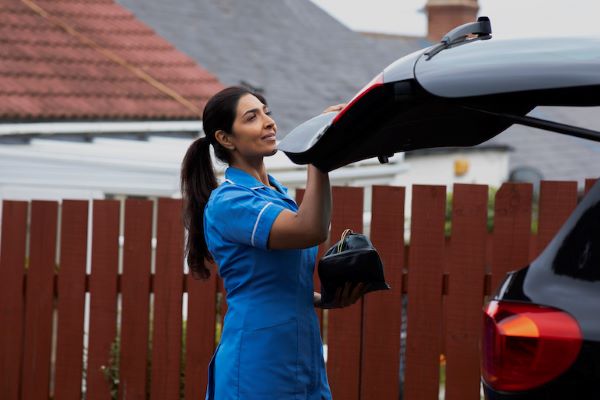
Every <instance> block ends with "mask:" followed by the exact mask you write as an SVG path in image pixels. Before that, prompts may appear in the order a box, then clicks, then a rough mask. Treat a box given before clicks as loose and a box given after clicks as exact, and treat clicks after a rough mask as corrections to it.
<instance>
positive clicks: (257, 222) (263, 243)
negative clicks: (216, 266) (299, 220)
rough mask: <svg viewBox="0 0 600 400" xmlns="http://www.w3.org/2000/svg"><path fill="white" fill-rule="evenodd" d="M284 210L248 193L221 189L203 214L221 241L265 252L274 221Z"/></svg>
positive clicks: (237, 188)
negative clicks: (240, 244) (220, 237)
mask: <svg viewBox="0 0 600 400" xmlns="http://www.w3.org/2000/svg"><path fill="white" fill-rule="evenodd" d="M283 210H284V207H282V206H281V205H279V204H274V203H272V202H269V201H267V200H265V199H264V198H263V197H261V196H260V195H258V194H256V193H254V192H253V191H252V189H248V188H245V187H239V186H235V185H231V186H226V187H222V188H220V190H219V193H217V195H216V196H215V197H214V198H212V199H211V201H210V202H209V205H208V207H207V209H206V211H205V214H204V218H205V223H207V224H209V225H211V226H212V228H213V229H214V230H215V231H216V232H218V233H219V234H220V235H222V237H223V239H225V240H227V241H229V242H234V243H242V244H246V245H249V246H252V247H257V248H260V249H267V245H268V240H269V233H270V232H271V227H272V226H273V222H275V219H276V218H277V216H278V215H279V213H281V212H282V211H283Z"/></svg>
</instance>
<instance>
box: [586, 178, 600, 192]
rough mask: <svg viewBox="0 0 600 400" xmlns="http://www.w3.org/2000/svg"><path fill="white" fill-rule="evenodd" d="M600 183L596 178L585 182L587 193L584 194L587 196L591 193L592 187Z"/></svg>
mask: <svg viewBox="0 0 600 400" xmlns="http://www.w3.org/2000/svg"><path fill="white" fill-rule="evenodd" d="M597 181H598V179H594V178H588V179H586V180H585V191H584V193H585V194H587V192H589V191H590V189H591V188H592V186H594V184H595V183H596V182H597Z"/></svg>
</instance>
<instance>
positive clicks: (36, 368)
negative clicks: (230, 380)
mask: <svg viewBox="0 0 600 400" xmlns="http://www.w3.org/2000/svg"><path fill="white" fill-rule="evenodd" d="M593 182H594V181H593V180H591V179H590V180H587V181H586V188H587V189H588V190H589V188H590V187H591V186H592V184H593ZM302 194H303V193H302V192H301V191H299V192H298V193H297V199H298V201H301V198H302ZM577 196H578V195H577V186H576V183H574V182H552V181H545V182H542V184H541V190H540V195H539V202H534V201H533V196H532V187H531V185H528V184H504V185H503V186H502V187H501V188H500V190H498V192H497V193H496V195H495V203H494V207H493V212H494V216H493V222H494V223H493V229H492V230H491V231H489V230H488V226H487V220H488V188H487V187H486V186H483V185H467V184H457V185H455V186H454V188H453V196H452V197H453V199H452V205H451V211H452V212H451V228H450V234H449V235H448V232H447V230H446V229H445V223H446V222H447V215H446V214H447V213H446V211H447V200H446V197H447V196H446V189H445V187H444V186H427V185H415V186H413V188H412V205H411V220H410V244H407V243H405V242H404V235H405V229H404V224H405V215H404V202H405V188H403V187H393V186H375V187H373V192H372V213H371V215H372V217H371V218H372V219H371V221H370V236H371V239H372V241H373V243H374V245H375V246H376V247H377V249H378V250H379V252H380V254H381V256H382V258H383V261H384V264H385V268H386V278H387V280H388V282H389V283H390V285H391V286H392V290H391V291H387V292H376V293H370V294H368V295H367V296H366V297H365V298H364V299H363V300H361V301H360V302H359V303H357V304H356V305H354V306H352V307H349V308H346V309H340V310H329V311H326V312H320V311H319V312H318V313H319V318H320V320H321V326H322V333H323V336H324V341H325V342H326V343H327V349H328V356H327V370H328V376H329V382H330V385H331V388H332V391H333V396H334V398H335V399H344V400H346V399H347V400H359V399H360V400H367V399H398V398H400V397H402V398H403V399H406V400H429V399H431V400H433V399H438V396H439V389H440V380H441V381H442V386H443V387H444V389H445V398H446V399H448V400H452V399H461V400H469V399H473V400H475V399H479V350H478V342H479V335H480V328H481V314H482V313H481V307H482V305H483V302H484V300H485V296H487V295H489V294H490V291H491V290H492V289H493V288H495V287H497V286H498V284H499V282H500V281H501V279H502V278H503V277H504V275H505V274H506V272H507V271H510V270H513V269H517V268H519V267H521V266H524V265H526V264H528V263H529V262H530V261H531V260H532V259H533V258H535V256H536V255H537V254H538V253H539V252H540V251H541V250H542V249H543V248H544V246H545V245H546V244H547V243H548V241H549V240H550V239H551V238H552V236H553V235H554V233H555V232H556V231H557V230H558V229H559V227H560V226H561V224H562V223H563V222H564V221H565V219H566V218H567V217H568V215H569V214H570V213H571V211H572V210H573V209H574V207H575V206H576V204H577ZM333 198H334V210H333V219H332V226H331V230H332V231H331V237H332V238H336V237H339V236H340V234H341V232H342V231H343V230H344V229H345V228H351V229H353V230H355V231H361V230H362V229H363V189H362V188H355V187H335V188H334V189H333ZM536 204H537V215H539V220H538V221H537V233H533V234H532V228H531V227H532V218H534V214H535V213H534V212H533V211H534V208H535V207H534V206H535V205H536ZM180 209H181V204H180V201H179V200H174V199H159V200H158V201H157V202H156V203H154V202H152V201H149V200H139V199H128V200H126V201H125V202H124V204H121V203H120V202H118V201H114V200H99V201H93V202H92V203H88V202H87V201H81V200H63V201H62V202H61V204H59V203H58V202H53V201H39V200H34V201H32V202H23V201H9V200H4V201H3V202H2V220H1V223H2V226H1V236H0V241H1V243H0V275H1V279H0V327H1V329H0V371H1V372H2V373H0V393H2V399H6V400H21V399H22V400H30V399H31V400H33V399H44V400H46V399H48V398H55V399H60V400H69V399H82V398H85V399H91V400H96V399H98V400H100V399H102V400H107V399H111V398H119V399H127V400H131V399H147V398H150V399H156V400H158V399H160V400H170V399H173V400H176V399H186V400H187V399H194V400H196V399H199V398H202V397H203V395H204V390H205V387H206V375H207V374H206V367H207V365H208V361H209V359H210V357H211V355H212V352H213V351H214V348H215V342H216V340H217V339H218V334H219V327H220V324H221V321H222V315H223V314H224V312H225V310H226V304H225V302H224V301H223V297H224V296H223V293H222V291H223V289H222V284H221V282H219V280H218V278H215V276H214V274H213V276H212V277H211V278H210V279H209V280H208V281H207V282H203V281H202V282H201V281H197V280H195V279H193V278H192V277H191V276H190V275H189V274H186V273H184V266H183V239H184V230H183V228H182V225H181V222H180ZM120 240H122V243H120ZM324 248H325V246H324V245H323V246H321V248H320V254H322V252H323V250H324ZM315 282H316V283H318V281H317V280H315ZM317 290H318V289H317ZM405 300H407V303H408V305H407V307H403V304H405V303H406V302H405ZM182 309H185V310H186V312H185V313H182ZM403 312H405V313H406V315H405V316H403V315H402V313H403ZM403 317H404V318H405V320H406V321H407V322H406V329H405V330H403V328H402V320H403ZM404 334H405V340H401V338H402V337H403V336H404ZM440 362H441V363H442V368H440ZM440 371H442V373H443V375H441V374H440Z"/></svg>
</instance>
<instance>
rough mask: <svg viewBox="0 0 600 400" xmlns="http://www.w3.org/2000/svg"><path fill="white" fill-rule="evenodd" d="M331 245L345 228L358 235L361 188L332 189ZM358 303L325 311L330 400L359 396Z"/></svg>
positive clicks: (360, 222)
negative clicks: (331, 398)
mask: <svg viewBox="0 0 600 400" xmlns="http://www.w3.org/2000/svg"><path fill="white" fill-rule="evenodd" d="M332 191H333V204H334V208H333V215H332V221H331V244H332V245H333V244H334V243H335V242H337V241H338V240H339V238H340V236H341V234H342V232H343V231H344V229H346V228H350V229H352V230H353V231H355V232H362V229H363V223H362V215H363V189H362V188H358V187H334V188H333V190H332ZM361 318H362V300H359V301H358V302H356V304H353V305H352V306H350V307H348V308H343V309H333V310H329V312H328V333H327V348H328V356H327V372H328V378H329V383H330V386H331V391H332V395H333V398H334V399H345V400H354V399H356V400H358V399H359V396H360V355H361V350H360V346H361Z"/></svg>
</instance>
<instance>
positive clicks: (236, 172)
mask: <svg viewBox="0 0 600 400" xmlns="http://www.w3.org/2000/svg"><path fill="white" fill-rule="evenodd" d="M267 176H268V177H269V182H270V183H271V185H272V186H274V187H275V188H277V190H278V191H279V192H280V193H282V194H286V193H287V188H286V187H285V186H283V185H282V184H281V183H279V181H278V180H277V179H275V178H273V177H272V176H271V175H268V174H267ZM225 181H227V182H229V183H232V184H234V185H240V186H244V187H247V188H249V189H254V190H256V189H263V188H265V189H270V188H269V187H267V186H265V185H264V184H263V183H262V182H261V181H259V180H258V179H256V178H255V177H253V176H252V175H250V174H248V173H247V172H245V171H242V170H241V169H239V168H235V167H229V168H227V169H226V170H225Z"/></svg>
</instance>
